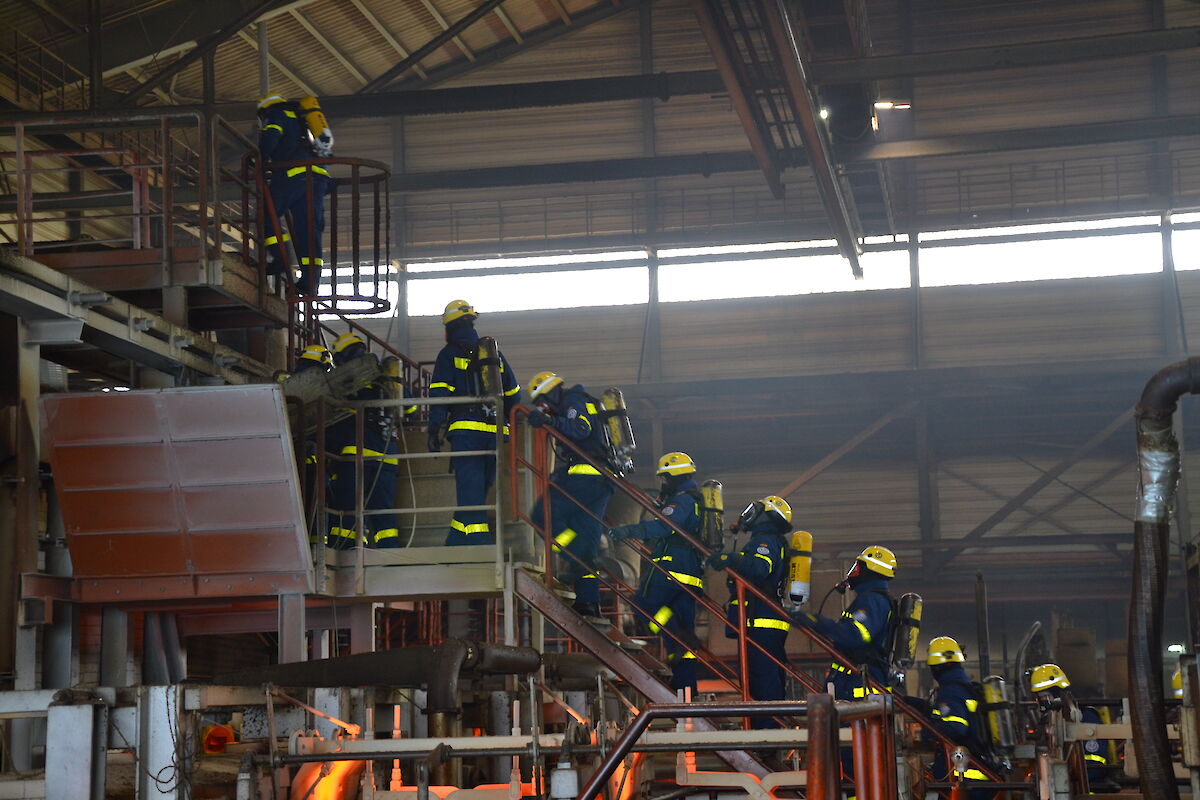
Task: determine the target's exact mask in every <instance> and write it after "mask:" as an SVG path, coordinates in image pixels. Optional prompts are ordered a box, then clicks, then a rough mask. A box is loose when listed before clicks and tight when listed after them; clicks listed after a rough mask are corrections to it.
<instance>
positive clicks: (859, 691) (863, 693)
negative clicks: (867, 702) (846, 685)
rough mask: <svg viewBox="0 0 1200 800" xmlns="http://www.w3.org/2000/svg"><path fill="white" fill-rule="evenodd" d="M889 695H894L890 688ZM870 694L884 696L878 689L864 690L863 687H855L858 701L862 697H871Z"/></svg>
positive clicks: (855, 695)
mask: <svg viewBox="0 0 1200 800" xmlns="http://www.w3.org/2000/svg"><path fill="white" fill-rule="evenodd" d="M887 693H888V694H891V693H892V689H891V687H888V689H887ZM869 694H883V692H881V691H878V690H877V689H864V688H863V687H861V686H855V687H854V697H855V699H858V698H860V697H866V696H867V695H869Z"/></svg>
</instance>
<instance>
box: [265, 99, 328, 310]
mask: <svg viewBox="0 0 1200 800" xmlns="http://www.w3.org/2000/svg"><path fill="white" fill-rule="evenodd" d="M302 114H303V112H302V111H301V110H300V108H299V107H298V106H297V105H296V104H295V103H291V102H289V101H288V100H287V98H285V97H283V96H282V95H278V94H269V95H267V96H266V97H264V98H263V99H261V100H259V101H258V118H259V123H260V127H259V133H258V152H259V154H260V156H261V157H262V161H263V167H264V168H269V167H270V163H271V162H292V161H307V160H310V159H312V158H313V156H314V155H316V154H317V153H316V152H315V151H314V149H313V142H312V139H311V138H310V136H309V130H308V126H307V125H306V124H305V123H304V120H303V119H302ZM324 155H331V153H325V154H324ZM310 173H311V176H312V193H311V200H310V194H309V190H308V176H309V174H310ZM333 185H334V182H333V179H332V178H331V177H330V176H329V171H328V170H326V169H325V168H324V167H322V166H318V165H316V164H309V165H300V166H295V167H288V168H286V169H283V168H281V169H277V170H274V174H273V175H272V176H271V184H270V191H271V201H272V203H273V204H274V206H275V215H276V217H277V218H278V220H279V224H280V225H281V226H282V225H283V224H284V220H285V217H286V215H287V214H288V213H289V212H290V213H291V215H292V223H291V229H290V230H291V233H290V235H289V234H288V233H283V231H282V230H276V229H275V225H274V223H273V222H272V221H270V220H268V221H267V223H266V231H265V233H266V238H265V239H264V240H263V244H264V245H265V246H267V247H269V248H271V251H272V255H273V257H274V267H273V268H272V269H270V270H269V271H271V272H282V270H283V266H282V265H283V264H284V263H286V259H285V258H284V256H283V244H282V242H280V240H279V237H280V234H282V239H283V241H284V242H287V241H291V242H292V245H293V246H294V247H295V249H296V257H297V258H298V259H299V260H300V263H299V264H298V265H295V266H299V268H300V280H299V281H297V283H296V288H297V289H298V290H299V291H300V293H301V294H307V295H314V294H316V293H317V286H318V285H319V284H320V282H321V268H322V267H323V266H324V264H325V260H324V259H323V258H322V257H321V253H322V252H323V251H322V249H321V234H322V233H324V231H325V195H326V194H328V193H329V192H330V190H331V189H332V188H333ZM310 212H311V219H310ZM310 222H311V227H310Z"/></svg>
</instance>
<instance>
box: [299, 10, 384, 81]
mask: <svg viewBox="0 0 1200 800" xmlns="http://www.w3.org/2000/svg"><path fill="white" fill-rule="evenodd" d="M291 15H292V19H294V20H296V22H298V23H300V27H302V28H304V30H306V31H308V35H309V36H311V37H313V38H314V39H316V40H317V43H318V44H319V45H321V47H324V48H325V52H327V53H329V55H331V56H333V57H334V59H336V60H337V62H338V63H339V64H341V65H342V67H343V68H344V69H345V70H346V72H349V73H350V74H351V75H352V76H353V77H354V80H356V81H358V82H359V83H366V82H367V76H366V75H364V74H362V71H361V70H360V69H359V68H358V67H356V66H355V65H354V62H352V61H351V60H350V58H349V57H348V56H347V55H346V54H345V53H343V52H342V51H341V50H340V49H339V48H338V47H337V46H336V45H335V44H334V43H333V42H331V41H329V39H328V37H326V36H325V34H323V33H321V31H320V30H319V29H318V28H317V26H316V25H313V24H312V22H310V21H309V19H308V17H306V16H304V12H303V11H300V10H299V9H296V8H293V9H292V11H291Z"/></svg>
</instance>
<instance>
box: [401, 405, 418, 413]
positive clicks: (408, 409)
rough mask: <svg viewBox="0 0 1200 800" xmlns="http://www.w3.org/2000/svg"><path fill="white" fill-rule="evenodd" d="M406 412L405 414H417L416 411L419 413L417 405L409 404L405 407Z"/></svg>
mask: <svg viewBox="0 0 1200 800" xmlns="http://www.w3.org/2000/svg"><path fill="white" fill-rule="evenodd" d="M404 413H405V414H415V413H417V407H416V406H407V407H406V408H405V409H404Z"/></svg>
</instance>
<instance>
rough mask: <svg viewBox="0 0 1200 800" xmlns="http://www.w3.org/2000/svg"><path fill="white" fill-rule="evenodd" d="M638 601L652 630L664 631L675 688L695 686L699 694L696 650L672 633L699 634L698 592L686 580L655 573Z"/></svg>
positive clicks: (636, 601) (639, 593) (640, 592)
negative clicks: (683, 583) (691, 649)
mask: <svg viewBox="0 0 1200 800" xmlns="http://www.w3.org/2000/svg"><path fill="white" fill-rule="evenodd" d="M634 604H635V607H636V608H637V609H638V611H639V612H641V614H642V616H643V617H644V618H645V619H644V620H643V621H644V622H645V623H646V624H647V625H648V626H649V628H650V632H651V633H660V632H661V633H662V640H663V648H664V649H665V650H666V651H667V665H668V666H669V667H670V668H671V688H672V689H674V690H675V691H679V690H680V689H691V690H692V694H693V695H695V693H696V654H695V653H693V652H691V651H690V650H688V648H687V647H686V646H685V645H684V644H683V643H681V642H679V641H677V640H676V639H675V638H674V637H672V636H669V635H668V634H669V633H674V634H677V635H680V636H681V638H683V639H685V640H690V639H695V638H696V595H695V594H693V593H692V590H691V589H689V588H688V587H686V586H683V585H682V584H679V583H676V582H675V581H672V580H670V579H668V578H666V577H665V576H660V575H654V576H653V577H652V578H651V579H650V580H649V581H647V582H646V584H645V585H643V587H642V589H641V591H639V592H638V594H637V597H636V598H634Z"/></svg>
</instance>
